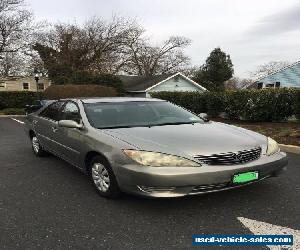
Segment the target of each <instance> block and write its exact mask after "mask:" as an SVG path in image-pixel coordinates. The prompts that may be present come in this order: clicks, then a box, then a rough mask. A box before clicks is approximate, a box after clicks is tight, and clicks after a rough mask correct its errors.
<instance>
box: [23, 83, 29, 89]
mask: <svg viewBox="0 0 300 250" xmlns="http://www.w3.org/2000/svg"><path fill="white" fill-rule="evenodd" d="M23 90H29V83H28V82H23Z"/></svg>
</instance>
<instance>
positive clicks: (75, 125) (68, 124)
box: [58, 120, 83, 129]
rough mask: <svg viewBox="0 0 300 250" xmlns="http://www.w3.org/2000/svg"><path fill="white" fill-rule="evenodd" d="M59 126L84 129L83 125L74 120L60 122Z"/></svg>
mask: <svg viewBox="0 0 300 250" xmlns="http://www.w3.org/2000/svg"><path fill="white" fill-rule="evenodd" d="M58 126H59V127H63V128H77V129H82V128H83V125H82V124H79V123H77V122H75V121H73V120H60V121H58Z"/></svg>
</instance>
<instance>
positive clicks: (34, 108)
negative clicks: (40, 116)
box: [25, 100, 54, 115]
mask: <svg viewBox="0 0 300 250" xmlns="http://www.w3.org/2000/svg"><path fill="white" fill-rule="evenodd" d="M52 102H54V100H37V101H36V102H35V103H34V104H31V105H26V106H25V112H26V115H27V114H30V113H33V112H36V111H38V110H39V109H40V108H42V107H44V106H47V105H48V104H50V103H52Z"/></svg>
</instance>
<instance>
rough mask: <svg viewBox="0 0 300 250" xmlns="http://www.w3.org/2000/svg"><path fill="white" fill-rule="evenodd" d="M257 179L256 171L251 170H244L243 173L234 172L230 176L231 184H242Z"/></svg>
mask: <svg viewBox="0 0 300 250" xmlns="http://www.w3.org/2000/svg"><path fill="white" fill-rule="evenodd" d="M255 180H258V172H257V171H252V172H245V173H239V174H235V175H234V176H233V178H232V183H233V184H243V183H247V182H250V181H255Z"/></svg>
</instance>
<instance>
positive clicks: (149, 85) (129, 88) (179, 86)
mask: <svg viewBox="0 0 300 250" xmlns="http://www.w3.org/2000/svg"><path fill="white" fill-rule="evenodd" d="M118 77H119V78H120V80H121V81H122V82H123V86H124V88H125V90H126V93H127V94H128V95H129V96H135V97H150V95H151V93H152V92H161V91H198V92H204V91H207V89H206V88H204V87H203V86H201V85H200V84H198V83H196V82H195V81H193V80H192V79H190V78H188V77H187V76H185V75H183V74H182V73H179V72H178V73H176V74H167V75H156V76H151V77H145V76H131V75H129V76H125V75H122V76H118Z"/></svg>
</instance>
